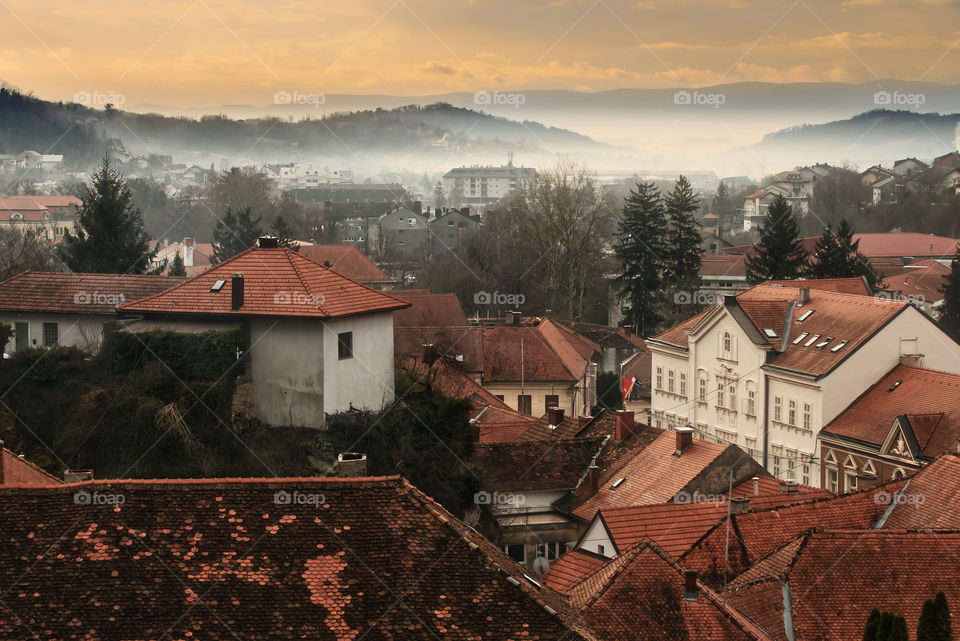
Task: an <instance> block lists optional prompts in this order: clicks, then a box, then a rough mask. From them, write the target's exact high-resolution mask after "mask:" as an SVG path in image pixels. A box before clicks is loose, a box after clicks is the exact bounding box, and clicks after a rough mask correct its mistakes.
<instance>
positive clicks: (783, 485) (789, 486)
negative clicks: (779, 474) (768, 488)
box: [780, 479, 800, 494]
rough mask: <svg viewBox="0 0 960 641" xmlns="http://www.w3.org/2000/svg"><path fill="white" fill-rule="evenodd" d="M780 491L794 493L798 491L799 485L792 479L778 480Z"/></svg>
mask: <svg viewBox="0 0 960 641" xmlns="http://www.w3.org/2000/svg"><path fill="white" fill-rule="evenodd" d="M780 491H781V492H788V493H790V494H795V493H797V492H799V491H800V486H799V485H797V482H796V481H794V480H792V479H791V480H788V481H780Z"/></svg>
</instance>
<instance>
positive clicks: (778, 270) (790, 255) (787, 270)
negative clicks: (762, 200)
mask: <svg viewBox="0 0 960 641" xmlns="http://www.w3.org/2000/svg"><path fill="white" fill-rule="evenodd" d="M798 236H799V229H798V228H797V219H796V217H794V215H793V208H792V207H791V206H790V205H789V204H788V203H787V199H786V198H784V197H783V196H777V197H776V198H775V199H774V201H773V202H772V203H770V206H769V207H768V208H767V215H766V217H765V218H764V220H763V223H761V225H760V242H759V243H757V245H756V246H755V248H754V253H753V254H752V255H750V256H747V259H746V263H747V281H749V282H750V284H752V285H755V284H757V283H762V282H763V281H766V280H785V279H793V278H799V277H800V276H802V275H803V273H804V270H805V268H806V265H807V258H808V256H807V252H806V250H804V248H803V244H802V243H801V242H800V240H799V238H798Z"/></svg>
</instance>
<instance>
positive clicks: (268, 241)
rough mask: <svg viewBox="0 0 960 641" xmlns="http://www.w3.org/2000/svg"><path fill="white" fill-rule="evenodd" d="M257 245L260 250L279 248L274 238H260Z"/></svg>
mask: <svg viewBox="0 0 960 641" xmlns="http://www.w3.org/2000/svg"><path fill="white" fill-rule="evenodd" d="M257 245H259V247H260V249H276V248H277V247H279V246H280V242H279V239H278V238H277V237H276V236H261V237H260V239H259V240H258V241H257Z"/></svg>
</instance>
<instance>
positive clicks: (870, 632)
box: [863, 608, 919, 641]
mask: <svg viewBox="0 0 960 641" xmlns="http://www.w3.org/2000/svg"><path fill="white" fill-rule="evenodd" d="M879 629H880V610H878V609H877V608H874V609H873V611H872V612H870V616H869V617H867V625H866V626H864V628H863V641H877V631H878V630H879ZM917 641H919V639H918V640H917Z"/></svg>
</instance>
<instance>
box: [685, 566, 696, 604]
mask: <svg viewBox="0 0 960 641" xmlns="http://www.w3.org/2000/svg"><path fill="white" fill-rule="evenodd" d="M698 599H699V590H697V571H696V570H684V571H683V600H684V601H697V600H698Z"/></svg>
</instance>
